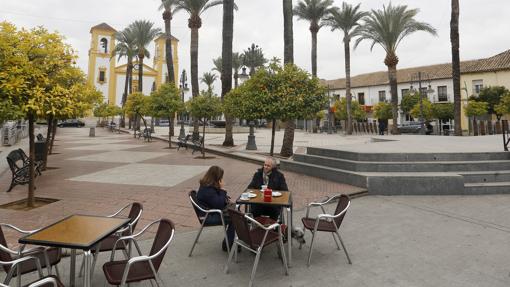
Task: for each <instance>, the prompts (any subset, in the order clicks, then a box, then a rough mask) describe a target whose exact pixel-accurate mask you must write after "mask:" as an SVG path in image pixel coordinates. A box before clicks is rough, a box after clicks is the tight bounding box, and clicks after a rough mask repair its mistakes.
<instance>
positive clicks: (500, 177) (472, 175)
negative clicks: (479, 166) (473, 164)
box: [460, 170, 510, 183]
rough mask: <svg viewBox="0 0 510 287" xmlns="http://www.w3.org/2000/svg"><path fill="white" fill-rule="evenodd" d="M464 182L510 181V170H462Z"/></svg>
mask: <svg viewBox="0 0 510 287" xmlns="http://www.w3.org/2000/svg"><path fill="white" fill-rule="evenodd" d="M460 175H462V176H463V177H464V183H484V182H510V170H499V171H477V172H461V173H460Z"/></svg>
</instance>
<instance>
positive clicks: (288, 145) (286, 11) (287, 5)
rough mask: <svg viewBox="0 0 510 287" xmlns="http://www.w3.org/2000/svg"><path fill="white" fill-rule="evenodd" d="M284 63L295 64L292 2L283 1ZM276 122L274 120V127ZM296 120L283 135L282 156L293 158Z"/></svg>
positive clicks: (289, 122) (289, 124) (292, 121)
mask: <svg viewBox="0 0 510 287" xmlns="http://www.w3.org/2000/svg"><path fill="white" fill-rule="evenodd" d="M283 45H284V47H283V63H284V64H292V63H294V33H293V31H292V0H283ZM275 124H276V121H275V120H273V125H275ZM295 126H296V124H295V123H294V120H289V121H287V125H286V126H285V132H284V134H283V143H282V149H281V150H280V155H282V156H291V155H292V154H293V153H294V151H293V146H294V128H295Z"/></svg>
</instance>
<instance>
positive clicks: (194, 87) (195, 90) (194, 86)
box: [190, 28, 199, 137]
mask: <svg viewBox="0 0 510 287" xmlns="http://www.w3.org/2000/svg"><path fill="white" fill-rule="evenodd" d="M190 56H191V95H192V96H193V98H194V97H197V96H198V95H199V84H198V28H191V41H190ZM198 128H199V126H198V119H197V118H195V117H193V136H194V137H196V136H198Z"/></svg>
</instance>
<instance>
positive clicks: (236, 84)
mask: <svg viewBox="0 0 510 287" xmlns="http://www.w3.org/2000/svg"><path fill="white" fill-rule="evenodd" d="M234 87H235V88H237V87H239V72H238V71H235V73H234Z"/></svg>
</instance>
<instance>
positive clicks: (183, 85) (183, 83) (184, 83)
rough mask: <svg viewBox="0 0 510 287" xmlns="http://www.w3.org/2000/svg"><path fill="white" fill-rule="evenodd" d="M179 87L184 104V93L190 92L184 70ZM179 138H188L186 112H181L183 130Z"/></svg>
mask: <svg viewBox="0 0 510 287" xmlns="http://www.w3.org/2000/svg"><path fill="white" fill-rule="evenodd" d="M179 86H180V88H181V98H182V102H183V103H184V91H187V90H188V77H187V76H186V70H182V73H181V79H180V85H179ZM179 137H180V138H185V137H186V132H185V131H184V112H181V129H180V131H179Z"/></svg>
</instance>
